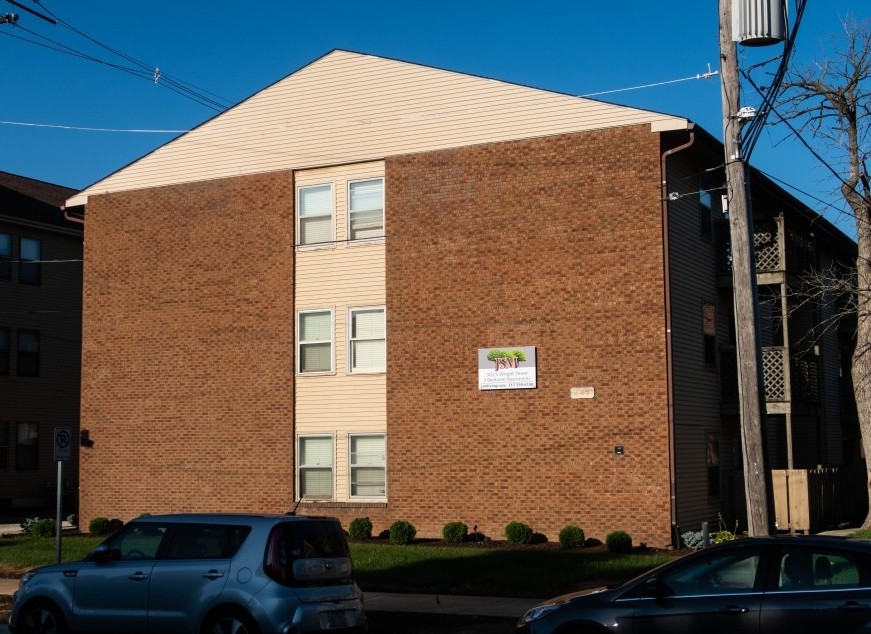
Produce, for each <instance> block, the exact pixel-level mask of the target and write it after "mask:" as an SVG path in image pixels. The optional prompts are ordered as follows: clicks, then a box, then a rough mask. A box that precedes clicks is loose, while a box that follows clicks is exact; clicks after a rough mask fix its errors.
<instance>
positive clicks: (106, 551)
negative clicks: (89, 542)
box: [88, 544, 121, 564]
mask: <svg viewBox="0 0 871 634" xmlns="http://www.w3.org/2000/svg"><path fill="white" fill-rule="evenodd" d="M88 559H89V560H90V561H96V562H97V563H98V564H104V563H106V562H107V561H117V560H119V559H121V551H120V550H118V549H117V548H109V547H108V546H107V545H106V544H100V545H99V546H97V547H96V548H94V550H92V551H91V554H90V555H88Z"/></svg>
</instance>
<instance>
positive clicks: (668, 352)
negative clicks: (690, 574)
mask: <svg viewBox="0 0 871 634" xmlns="http://www.w3.org/2000/svg"><path fill="white" fill-rule="evenodd" d="M695 127H696V124H695V123H692V122H690V123H689V124H688V125H687V130H689V133H690V140H689V141H687V142H686V143H684V144H683V145H679V146H677V147H675V148H672V149H670V150H666V151H665V152H663V154H662V159H661V165H660V173H661V175H662V196H661V199H662V279H663V293H664V296H665V297H664V299H665V373H666V389H667V398H668V486H669V496H670V501H671V504H670V507H671V530H672V533H674V532H675V531H676V529H677V505H676V503H675V500H676V498H677V495H676V493H675V466H674V460H675V447H674V443H675V439H674V377H673V376H672V372H673V365H674V359H673V354H672V349H671V345H672V344H671V274H670V271H669V265H670V263H671V255H670V253H669V235H668V171H667V169H666V161H667V160H668V158H669V157H670V156H672V155H673V154H677V153H678V152H681V151H683V150H685V149H687V148H688V147H690V146H691V145H692V144H693V143H695V140H696V133H695V130H694V129H695ZM672 539H674V535H672ZM674 547H675V548H679V547H680V535H678V536H677V539H676V540H675V543H674Z"/></svg>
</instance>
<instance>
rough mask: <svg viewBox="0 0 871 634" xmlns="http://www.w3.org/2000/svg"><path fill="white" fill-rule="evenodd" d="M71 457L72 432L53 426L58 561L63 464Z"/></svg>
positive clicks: (58, 556) (58, 559)
mask: <svg viewBox="0 0 871 634" xmlns="http://www.w3.org/2000/svg"><path fill="white" fill-rule="evenodd" d="M71 457H72V432H71V431H70V428H69V427H55V428H54V461H55V462H57V514H56V516H55V531H56V535H55V551H56V552H55V554H56V558H55V559H56V562H57V563H60V559H61V548H60V535H61V521H62V520H61V495H62V492H63V464H64V463H65V462H66V461H67V460H69V459H70V458H71Z"/></svg>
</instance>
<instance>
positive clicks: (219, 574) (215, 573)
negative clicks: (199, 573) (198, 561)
mask: <svg viewBox="0 0 871 634" xmlns="http://www.w3.org/2000/svg"><path fill="white" fill-rule="evenodd" d="M223 576H224V573H223V572H218V571H217V570H209V571H208V572H207V573H206V574H204V575H203V577H205V578H206V579H220V578H221V577H223Z"/></svg>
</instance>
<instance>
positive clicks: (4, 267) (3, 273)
mask: <svg viewBox="0 0 871 634" xmlns="http://www.w3.org/2000/svg"><path fill="white" fill-rule="evenodd" d="M4 242H5V243H6V244H7V248H5V249H4V248H3V244H4ZM12 242H13V240H12V234H11V233H6V232H5V231H0V281H3V282H11V281H12Z"/></svg>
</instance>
